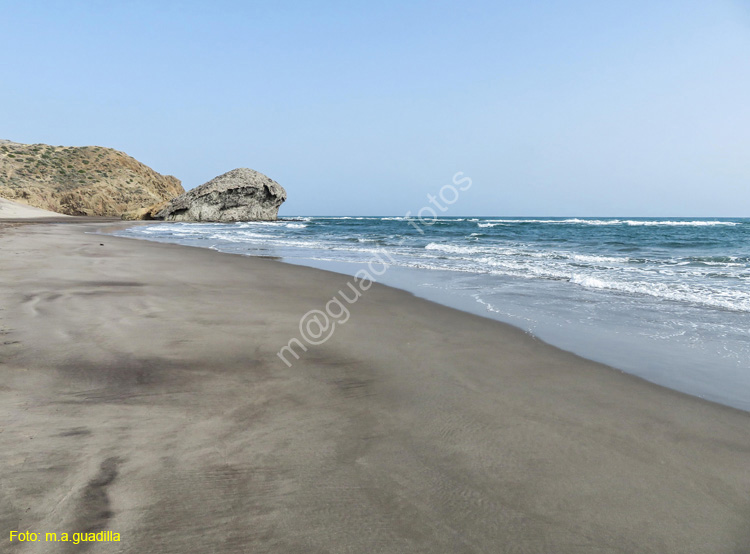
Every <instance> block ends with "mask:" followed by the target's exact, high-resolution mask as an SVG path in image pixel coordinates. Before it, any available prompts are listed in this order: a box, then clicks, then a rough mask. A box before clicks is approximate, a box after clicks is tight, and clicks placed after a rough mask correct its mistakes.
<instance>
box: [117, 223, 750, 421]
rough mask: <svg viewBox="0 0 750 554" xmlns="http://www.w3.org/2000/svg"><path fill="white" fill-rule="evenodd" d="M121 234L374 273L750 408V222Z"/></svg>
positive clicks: (652, 377) (170, 227)
mask: <svg viewBox="0 0 750 554" xmlns="http://www.w3.org/2000/svg"><path fill="white" fill-rule="evenodd" d="M116 234H118V235H120V236H124V237H131V238H140V239H147V240H154V241H159V242H172V243H177V244H185V245H191V246H198V247H204V248H211V249H213V250H218V251H221V252H229V253H234V254H242V255H247V256H265V257H274V258H278V259H280V260H282V261H284V262H287V263H292V264H301V265H306V266H312V267H318V268H322V269H327V270H331V271H336V272H340V273H344V274H349V275H355V274H356V273H357V272H358V271H360V270H362V269H367V268H368V267H373V268H375V269H376V271H377V273H381V275H375V274H374V273H372V272H370V274H371V275H372V276H373V277H375V278H376V280H377V281H379V282H381V283H384V284H386V285H390V286H394V287H398V288H401V289H405V290H408V291H410V292H412V293H413V294H415V295H416V296H419V297H423V298H426V299H429V300H432V301H435V302H438V303H441V304H444V305H447V306H451V307H454V308H457V309H460V310H464V311H468V312H472V313H475V314H478V315H481V316H484V317H488V318H492V319H497V320H500V321H503V322H506V323H510V324H513V325H515V326H517V327H520V328H522V329H524V330H525V331H527V332H528V333H530V334H533V335H534V336H536V337H538V338H540V339H542V340H544V341H546V342H548V343H551V344H553V345H555V346H558V347H560V348H563V349H565V350H568V351H571V352H574V353H576V354H579V355H581V356H584V357H586V358H590V359H593V360H596V361H599V362H603V363H605V364H608V365H610V366H612V367H614V368H616V369H619V370H621V371H625V372H627V373H632V374H634V375H637V376H640V377H642V378H644V379H646V380H648V381H652V382H654V383H658V384H660V385H663V386H666V387H669V388H672V389H676V390H680V391H683V392H686V393H688V394H692V395H695V396H699V397H702V398H705V399H708V400H711V401H715V402H719V403H722V404H726V405H730V406H734V407H736V408H739V409H743V410H747V411H750V219H727V218H709V219H704V218H603V217H602V218H538V217H445V218H439V219H437V220H429V221H426V222H424V221H420V220H415V219H411V218H407V217H286V218H283V219H281V220H279V221H276V222H242V223H231V224H220V223H155V224H153V225H140V226H134V227H131V228H128V229H125V230H121V231H118V232H117V233H116ZM383 261H384V262H385V263H383ZM300 315H303V314H300Z"/></svg>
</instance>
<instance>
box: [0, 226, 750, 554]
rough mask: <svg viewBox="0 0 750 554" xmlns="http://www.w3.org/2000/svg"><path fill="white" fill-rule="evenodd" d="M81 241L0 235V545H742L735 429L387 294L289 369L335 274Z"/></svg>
mask: <svg viewBox="0 0 750 554" xmlns="http://www.w3.org/2000/svg"><path fill="white" fill-rule="evenodd" d="M99 227H101V226H99ZM94 228H97V226H96V225H92V224H89V225H87V226H85V225H80V224H66V225H60V224H58V225H25V226H19V227H14V228H4V229H0V261H1V263H0V282H1V283H2V287H1V288H0V308H1V309H2V311H0V372H2V381H0V472H1V473H0V478H1V481H0V532H1V533H2V536H1V537H0V550H1V551H3V552H73V551H80V550H82V548H81V546H79V547H78V548H77V550H76V549H75V548H73V547H72V545H69V544H61V543H57V544H51V543H43V542H38V543H35V544H26V545H23V546H18V545H17V544H14V545H12V544H10V543H9V542H8V533H9V531H10V530H27V529H28V530H32V531H36V532H40V533H44V532H47V531H57V532H63V531H68V532H71V531H84V530H99V529H103V530H111V531H115V532H118V533H120V535H121V542H119V543H100V544H93V545H91V544H89V545H86V546H87V547H88V551H90V552H128V553H131V552H132V553H156V552H159V553H161V552H252V553H257V552H279V553H311V552H314V553H323V552H330V553H363V554H364V553H367V554H372V553H380V552H382V553H400V552H405V553H408V552H422V553H462V552H486V553H493V554H494V553H504V552H508V553H511V552H512V553H515V552H539V553H567V552H570V553H582V552H586V553H588V552H627V553H631V552H638V553H648V552H653V553H665V552H675V553H686V552H690V553H699V552H701V553H702V552H705V553H711V554H717V553H733V554H739V553H741V552H749V551H750V548H749V545H750V414H748V413H745V412H740V411H737V410H734V409H731V408H726V407H722V406H719V405H714V404H711V403H708V402H705V401H702V400H700V399H697V398H692V397H688V396H685V395H683V394H680V393H677V392H673V391H669V390H666V389H663V388H660V387H658V386H654V385H651V384H648V383H646V382H644V381H641V380H639V379H637V378H634V377H630V376H628V375H624V374H622V373H620V372H618V371H615V370H612V369H610V368H607V367H605V366H602V365H600V364H596V363H593V362H590V361H587V360H584V359H581V358H579V357H576V356H574V355H571V354H568V353H565V352H563V351H560V350H558V349H556V348H553V347H551V346H548V345H546V344H544V343H542V342H540V341H538V340H536V339H534V338H533V337H530V336H528V335H526V334H525V333H523V332H522V331H520V330H517V329H515V328H512V327H510V326H507V325H504V324H501V323H498V322H494V321H490V320H486V319H483V318H480V317H475V316H472V315H469V314H465V313H461V312H457V311H455V310H452V309H449V308H445V307H441V306H439V305H436V304H432V303H430V302H427V301H423V300H420V299H417V298H414V297H413V296H411V295H409V294H408V293H405V292H402V291H398V290H395V289H390V288H387V287H382V286H374V287H373V288H372V289H370V290H369V291H368V292H367V293H366V294H365V295H364V296H363V297H362V299H360V300H359V301H358V302H357V303H356V304H354V305H353V306H351V319H350V320H349V321H348V322H347V323H346V324H345V325H343V326H340V327H339V328H338V329H337V330H336V333H335V334H334V336H333V338H332V339H331V340H329V341H328V342H327V343H325V344H324V345H322V346H317V347H311V348H310V350H309V351H308V352H307V353H306V354H304V355H303V356H302V358H301V359H300V360H299V361H298V362H296V363H295V364H294V365H293V366H292V367H291V368H288V367H286V365H284V364H283V363H282V362H281V361H280V360H279V359H278V358H277V356H276V352H277V351H278V350H279V348H280V347H281V346H282V345H284V344H286V343H287V341H288V340H289V339H290V338H291V337H294V336H298V335H299V330H298V323H299V318H300V316H301V315H302V314H304V313H305V312H306V311H308V310H310V309H313V308H321V307H322V306H323V305H324V304H325V303H326V302H327V301H328V300H329V299H330V298H331V297H332V296H333V295H334V294H336V293H337V291H338V290H339V289H342V288H343V287H344V286H345V284H346V282H347V281H348V278H347V277H345V276H341V275H336V274H332V273H327V272H324V271H320V270H315V269H309V268H304V267H296V266H288V265H284V264H282V263H279V262H277V261H274V260H269V259H259V258H247V257H241V256H233V255H228V254H220V253H216V252H213V251H209V250H202V249H195V248H189V247H180V246H174V245H164V244H156V243H148V242H140V241H134V240H128V239H121V238H115V237H110V236H98V235H92V234H84V231H87V230H88V231H91V230H93V229H94Z"/></svg>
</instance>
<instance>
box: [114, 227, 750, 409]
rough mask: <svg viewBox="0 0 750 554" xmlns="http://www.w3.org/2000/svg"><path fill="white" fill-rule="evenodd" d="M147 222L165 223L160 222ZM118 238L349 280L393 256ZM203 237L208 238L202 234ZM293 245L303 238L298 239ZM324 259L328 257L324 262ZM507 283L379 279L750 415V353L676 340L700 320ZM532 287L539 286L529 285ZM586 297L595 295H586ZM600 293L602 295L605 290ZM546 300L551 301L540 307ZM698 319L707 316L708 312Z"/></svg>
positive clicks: (425, 276) (439, 276) (711, 340)
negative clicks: (747, 365) (744, 363)
mask: <svg viewBox="0 0 750 554" xmlns="http://www.w3.org/2000/svg"><path fill="white" fill-rule="evenodd" d="M303 219H304V218H303ZM354 219H357V218H354ZM298 220H299V219H289V220H288V222H291V223H293V224H294V225H298V224H299V223H295V222H298ZM146 223H151V224H152V225H153V224H155V225H157V226H159V223H158V222H146ZM198 227H200V225H198ZM167 234H170V233H167ZM117 236H122V237H127V238H137V239H142V240H153V241H156V242H162V243H165V244H181V245H185V246H195V247H199V248H209V247H210V248H211V249H212V250H216V251H218V252H224V253H232V254H239V255H244V256H260V257H268V256H270V257H274V258H277V259H278V260H279V261H282V262H284V263H288V264H292V265H298V266H305V267H311V268H316V269H321V270H324V271H330V272H333V273H337V274H342V275H346V276H348V277H349V278H350V279H351V278H352V277H353V276H354V275H355V274H356V273H357V272H358V271H360V270H363V269H365V268H366V264H367V263H368V261H373V260H376V259H377V258H378V257H380V256H381V255H384V256H386V257H387V256H389V255H390V254H389V253H388V251H387V249H385V250H382V251H381V254H372V255H371V259H370V260H368V259H364V260H358V261H355V260H338V261H336V260H334V259H325V258H326V257H327V256H326V255H325V251H321V252H315V251H307V254H304V253H303V254H298V252H295V250H294V249H293V248H289V249H284V248H283V247H281V248H280V249H276V248H273V242H271V243H270V246H271V248H270V251H269V252H268V253H266V254H265V255H264V253H263V252H262V251H259V250H258V249H257V248H258V247H257V246H255V247H253V246H252V245H250V246H249V249H245V248H243V246H244V245H243V244H242V243H240V244H239V246H237V247H236V248H235V246H236V245H235V243H234V242H233V241H232V242H229V243H226V242H222V241H221V240H219V241H218V242H217V241H205V240H201V241H195V240H193V241H190V240H185V239H184V238H182V235H179V236H180V237H181V238H179V239H177V240H170V238H168V237H166V238H165V237H161V236H159V235H157V237H159V238H154V237H152V236H151V235H150V234H149V235H148V236H142V235H141V236H139V235H138V234H137V232H136V233H128V232H122V233H117ZM197 236H200V233H198V235H197ZM203 238H205V237H203ZM291 240H297V239H296V238H295V237H291ZM282 242H283V241H282ZM334 244H335V242H334ZM209 245H211V246H209ZM303 252H304V250H303ZM317 255H320V256H321V257H320V258H318V257H316V256H317ZM334 257H335V256H334ZM467 275H468V278H467ZM454 278H456V279H460V280H461V281H463V282H464V283H468V282H469V281H468V279H474V280H473V281H472V282H471V284H470V285H469V286H466V285H464V286H463V287H462V286H461V285H460V284H458V286H453V284H456V283H458V281H453V279H454ZM503 278H504V279H506V280H505V281H501V282H500V283H499V284H498V283H497V282H496V283H493V286H498V287H499V288H503V287H506V290H507V289H509V290H510V291H511V292H503V293H500V292H499V291H498V293H497V294H495V293H492V292H488V291H487V290H486V289H485V290H482V287H483V286H486V283H482V281H481V279H482V274H481V273H479V274H471V273H468V274H467V273H463V272H459V273H455V272H451V271H450V270H449V269H444V270H436V269H435V268H431V269H430V270H426V269H418V268H414V267H409V266H408V264H407V265H406V266H404V265H400V264H399V263H398V262H394V265H391V266H389V267H388V269H387V270H386V271H384V272H383V274H382V275H379V276H377V281H378V282H379V283H381V284H384V285H386V286H391V287H394V288H396V289H399V290H404V291H407V292H409V293H411V294H413V295H414V296H416V297H419V298H422V299H425V300H428V301H431V302H436V303H437V304H440V305H442V306H446V307H450V308H453V309H457V310H459V311H462V312H467V313H471V314H474V315H477V316H479V317H483V318H487V319H490V320H493V321H501V322H504V323H507V324H510V325H512V326H514V327H517V328H520V329H522V330H524V331H525V332H528V333H529V334H531V335H532V336H534V337H536V338H539V339H540V340H542V341H543V342H545V343H547V344H550V345H552V346H555V347H558V348H560V349H561V350H564V351H566V352H571V353H573V354H577V355H579V356H581V357H583V358H586V359H588V360H590V361H596V362H599V363H602V364H604V365H607V366H610V367H613V368H615V369H617V370H619V371H623V372H625V373H627V374H630V375H634V376H637V377H640V378H642V379H645V380H646V381H648V382H651V383H654V384H657V385H660V386H663V387H666V388H669V389H672V390H677V391H680V392H683V393H686V394H689V395H692V396H695V397H698V398H702V399H705V400H709V401H711V402H716V403H718V404H722V405H726V406H731V407H734V408H737V409H740V410H742V411H746V412H750V399H748V397H747V395H746V394H743V391H746V390H748V387H749V386H750V380H749V379H748V378H746V377H745V376H744V373H743V372H742V369H743V368H742V367H741V366H740V362H739V360H742V359H743V352H744V351H743V350H742V349H740V347H739V345H738V344H736V343H731V342H722V340H721V339H720V338H718V337H716V336H713V337H710V336H709V337H701V338H702V340H701V342H700V344H701V348H700V349H699V348H696V342H695V339H696V338H697V337H695V336H693V337H692V341H691V340H689V339H685V340H681V341H678V339H677V338H676V337H681V336H683V335H685V329H684V327H682V328H680V325H682V324H684V321H692V320H689V319H684V321H683V322H682V323H678V326H677V328H672V329H671V332H667V331H665V330H664V329H663V328H660V326H659V325H657V324H655V322H654V321H652V322H650V323H649V322H648V321H647V322H643V321H641V320H639V319H638V316H642V317H645V318H647V319H648V318H650V313H649V310H651V309H652V308H651V306H650V305H649V304H648V302H647V301H646V302H643V301H642V299H640V300H638V301H636V302H635V303H634V304H633V305H637V306H638V308H637V309H640V310H641V311H640V313H639V314H632V313H630V314H629V315H628V316H626V317H625V318H619V317H618V316H619V315H620V314H619V313H618V312H617V310H616V309H609V313H606V314H605V313H601V312H600V313H598V314H597V313H594V312H590V313H589V314H582V313H581V311H578V312H576V303H577V302H578V303H582V304H583V305H586V304H587V303H592V305H593V304H594V303H599V304H600V305H608V304H609V302H611V301H612V300H615V302H617V301H619V300H618V294H619V293H617V292H614V293H612V292H610V294H611V295H614V296H611V297H610V298H602V297H600V298H593V297H592V296H591V294H592V293H591V291H583V292H580V291H579V292H575V291H570V290H561V289H558V290H554V289H552V288H550V287H549V286H548V285H550V282H549V281H544V280H541V281H539V280H536V282H532V281H534V280H532V281H529V280H527V279H519V278H514V277H508V276H505V277H497V278H495V279H503ZM514 279H515V281H513V280H514ZM530 282H532V284H531V285H530V286H529V285H528V283H530ZM555 286H556V284H555ZM475 291H481V292H483V293H484V294H482V297H483V298H484V299H482V297H480V295H479V294H473V293H474V292H475ZM584 294H588V295H589V296H588V297H584V296H583V295H584ZM593 294H601V293H600V292H599V291H597V292H595V293H593ZM493 295H494V297H493ZM532 298H533V300H532ZM538 298H542V299H543V300H542V301H541V302H540V301H539V300H538ZM545 300H546V302H547V303H546V304H545V303H544V302H545ZM493 304H494V305H495V306H501V308H502V309H497V308H496V307H495V306H493ZM541 306H544V308H541ZM491 312H494V313H491ZM661 313H662V314H663V318H667V319H666V321H671V320H670V319H668V318H670V316H672V317H677V319H676V320H674V321H677V322H680V321H681V320H680V319H679V318H680V317H685V316H684V314H674V313H671V314H670V313H667V312H661ZM697 315H699V316H700V315H703V316H705V314H697ZM730 315H732V314H730ZM585 316H588V317H585ZM709 316H710V317H712V318H714V319H707V320H705V321H707V322H708V323H705V326H708V327H711V326H712V325H715V324H716V323H717V321H716V319H715V316H714V314H709ZM628 317H629V318H630V319H628ZM716 317H718V316H716ZM592 321H594V323H592ZM724 321H725V322H726V321H727V320H726V319H725V320H724ZM730 321H731V320H730ZM649 325H650V326H649ZM730 326H731V325H730ZM680 331H682V332H680ZM665 335H666V336H665ZM726 352H730V353H731V354H732V355H730V356H727V355H724V356H723V357H722V354H726ZM708 368H710V370H709V369H708Z"/></svg>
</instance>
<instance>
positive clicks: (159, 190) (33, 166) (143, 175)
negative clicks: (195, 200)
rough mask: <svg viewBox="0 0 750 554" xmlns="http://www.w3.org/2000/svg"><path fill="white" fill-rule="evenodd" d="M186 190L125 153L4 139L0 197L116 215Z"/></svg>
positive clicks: (1, 143)
mask: <svg viewBox="0 0 750 554" xmlns="http://www.w3.org/2000/svg"><path fill="white" fill-rule="evenodd" d="M183 192H185V190H184V189H183V188H182V184H181V183H180V181H179V179H177V178H175V177H172V176H171V175H161V174H159V173H157V172H156V171H154V170H153V169H151V168H150V167H148V166H146V165H144V164H142V163H141V162H139V161H137V160H135V159H134V158H131V157H130V156H128V155H127V154H125V153H123V152H119V151H117V150H113V149H111V148H103V147H101V146H67V147H66V146H49V145H46V144H19V143H16V142H9V141H2V140H0V197H3V198H7V199H9V200H14V201H17V202H22V203H25V204H28V205H30V206H34V207H36V208H42V209H45V210H51V211H54V212H58V213H62V214H68V215H98V216H115V217H119V216H120V215H121V214H123V213H124V212H127V211H131V210H138V209H141V208H145V207H147V206H151V205H153V204H156V203H159V202H163V201H165V200H170V199H172V198H174V197H176V196H179V195H180V194H182V193H183Z"/></svg>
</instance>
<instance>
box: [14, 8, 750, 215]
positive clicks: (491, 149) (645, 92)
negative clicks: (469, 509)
mask: <svg viewBox="0 0 750 554" xmlns="http://www.w3.org/2000/svg"><path fill="white" fill-rule="evenodd" d="M0 4H1V6H2V9H1V10H0V48H2V52H3V56H2V61H1V62H0V68H2V74H3V79H2V84H0V138H7V139H10V140H15V141H18V142H45V143H51V144H65V145H85V144H97V145H102V146H109V147H113V148H117V149H119V150H123V151H125V152H127V153H128V154H130V155H132V156H134V157H136V158H137V159H139V160H141V161H143V162H144V163H147V164H148V165H150V166H151V167H153V168H154V169H156V170H157V171H159V172H161V173H168V174H173V175H175V176H177V177H179V178H180V179H182V181H183V184H184V185H185V187H186V188H192V187H194V186H197V185H199V184H201V183H203V182H205V181H207V180H209V179H211V178H213V177H214V176H216V175H218V174H220V173H223V172H225V171H228V170H230V169H233V168H235V167H251V168H253V169H257V170H258V171H261V172H263V173H265V174H267V175H268V176H270V177H271V178H273V179H275V180H276V181H278V182H279V183H281V184H282V185H283V186H284V187H285V188H286V189H287V191H288V193H289V200H288V202H287V203H286V204H285V205H284V206H283V207H282V210H281V214H282V215H284V214H286V215H293V214H300V215H316V214H317V215H381V214H383V215H384V214H392V215H403V214H404V213H405V212H406V211H408V210H411V211H412V212H416V211H418V210H419V209H420V208H421V207H423V206H424V205H426V201H427V199H426V196H427V194H435V193H437V191H438V190H439V189H440V188H441V187H442V186H443V185H445V184H447V183H450V182H451V179H452V177H453V175H454V174H455V173H456V172H458V171H462V172H463V173H464V174H465V175H467V176H470V177H471V178H472V180H473V183H474V184H473V186H472V188H471V189H470V190H469V191H466V192H465V193H462V195H461V197H460V199H459V201H458V202H456V203H455V204H454V205H453V206H451V209H450V210H449V212H448V213H447V214H446V215H468V214H472V215H560V216H563V215H566V216H573V215H580V216H586V215H599V216H606V215H620V216H622V215H627V216H659V215H669V216H750V7H748V6H749V3H748V2H739V1H736V0H735V1H723V0H710V1H708V0H706V1H690V0H683V1H670V0H663V1H658V2H654V1H653V0H650V1H640V0H629V1H627V2H625V1H622V2H620V1H607V2H601V1H583V0H579V1H576V0H571V1H556V2H553V1H546V2H545V1H529V2H521V1H513V2H503V1H495V2H472V1H468V2H457V1H456V2H442V1H439V0H438V1H429V2H408V1H407V2H403V1H400V2H395V1H390V0H385V1H379V2H367V3H365V2H351V1H349V2H343V1H341V2H334V1H321V2H284V1H274V2H229V1H221V0H219V1H215V2H211V3H208V2H201V3H198V2H190V1H183V2H162V1H150V2H141V1H129V2H103V1H102V2H75V1H70V0H69V1H66V2H28V1H24V2H21V1H6V0H0Z"/></svg>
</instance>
